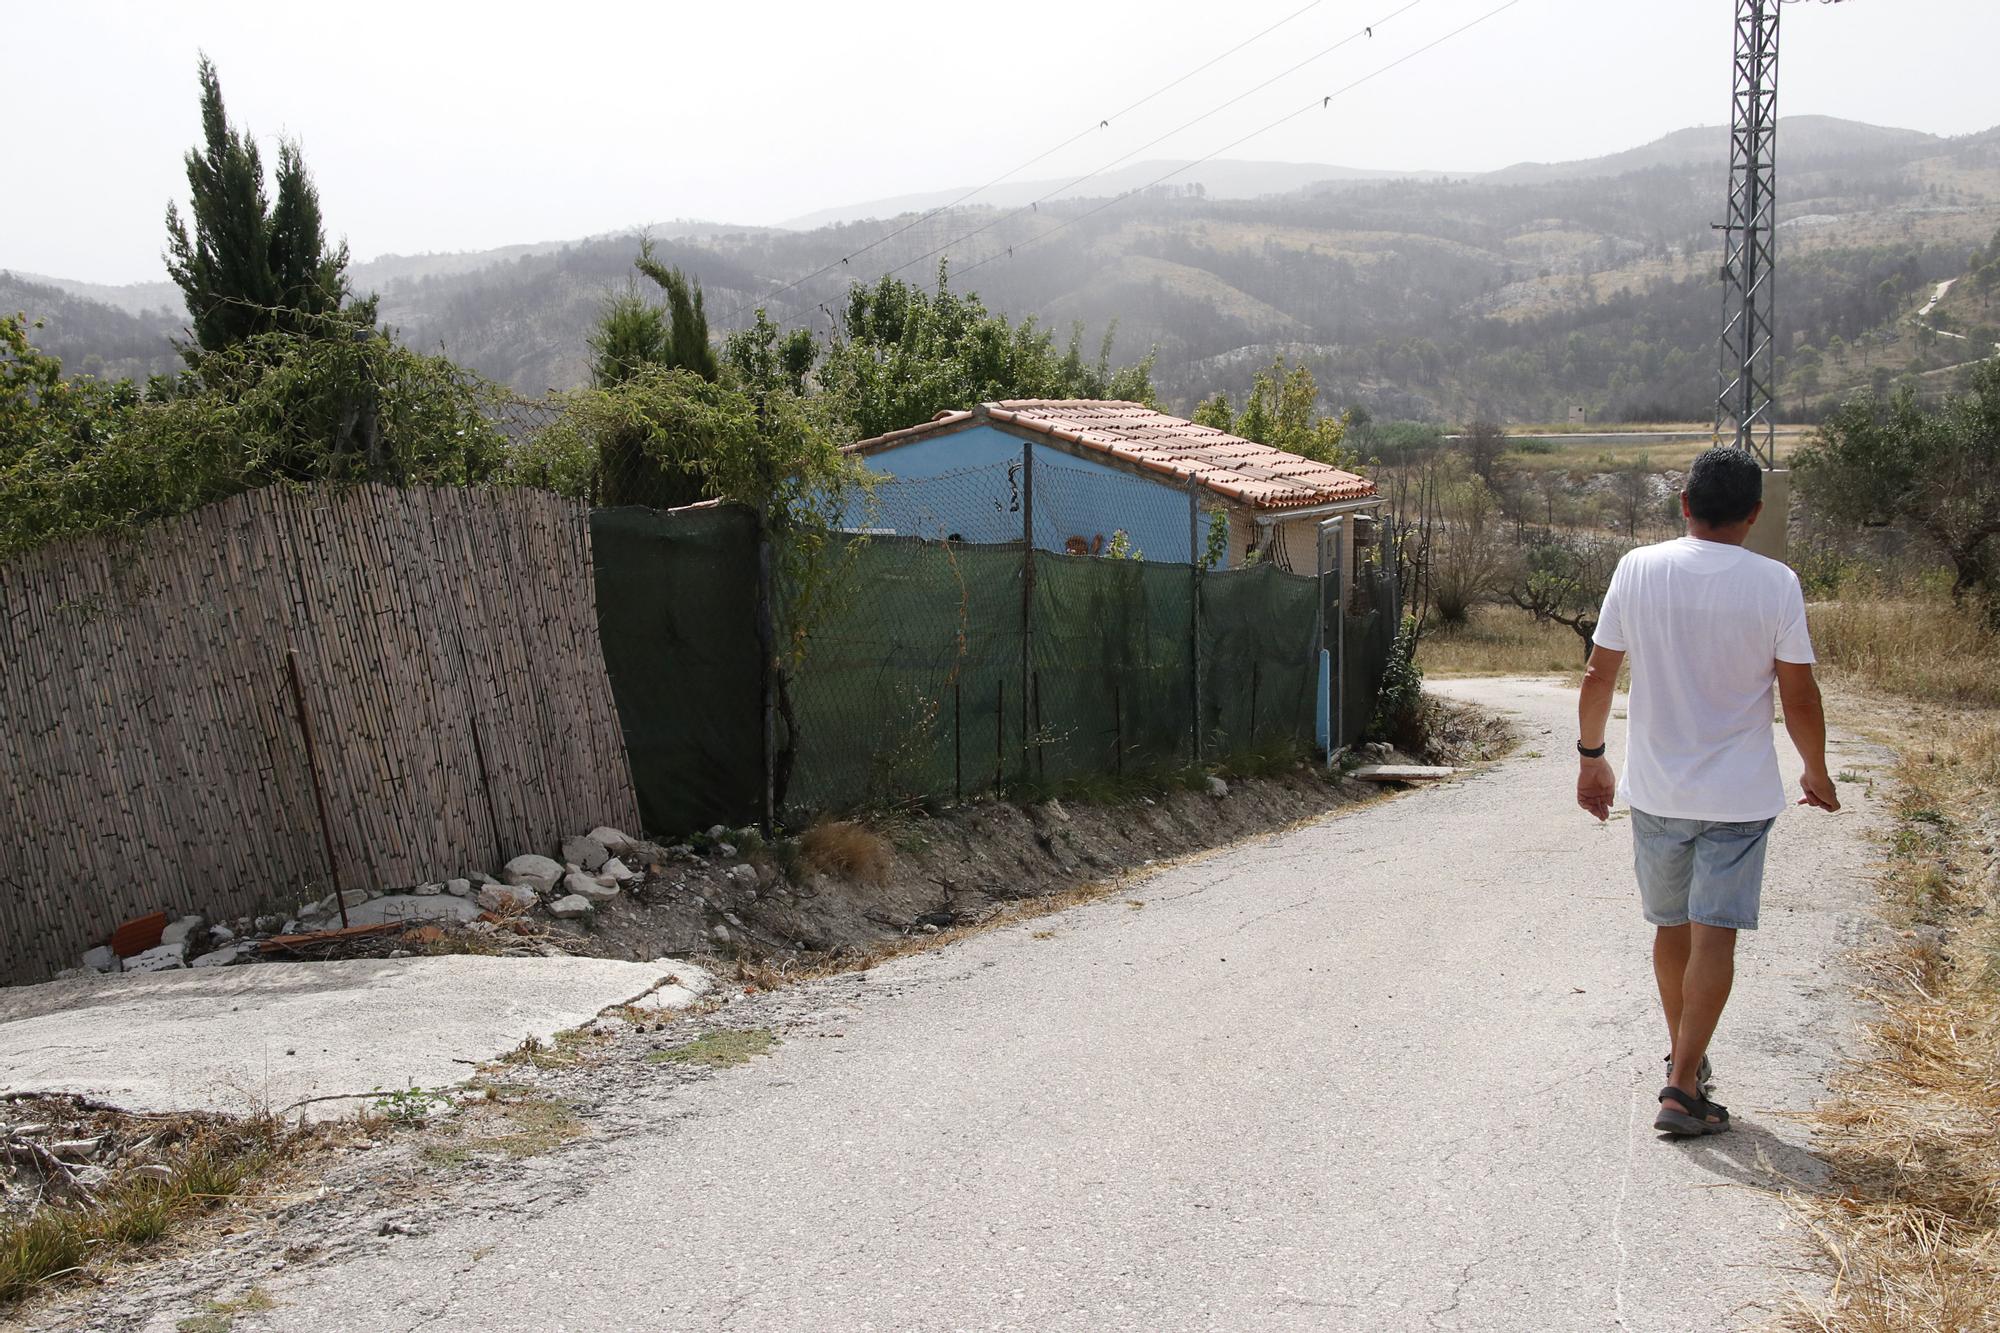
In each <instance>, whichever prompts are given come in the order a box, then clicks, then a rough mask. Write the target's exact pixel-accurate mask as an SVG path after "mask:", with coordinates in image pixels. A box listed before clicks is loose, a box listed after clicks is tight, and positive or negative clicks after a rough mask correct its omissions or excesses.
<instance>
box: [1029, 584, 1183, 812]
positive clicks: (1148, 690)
mask: <svg viewBox="0 0 2000 1333" xmlns="http://www.w3.org/2000/svg"><path fill="white" fill-rule="evenodd" d="M1193 599H1194V592H1193V570H1192V569H1191V568H1190V567H1189V566H1187V565H1180V564H1162V563H1156V562H1153V561H1145V560H1113V559H1103V558H1099V557H1094V556H1060V555H1038V556H1036V558H1035V619H1034V649H1033V662H1032V671H1031V674H1030V679H1029V710H1030V724H1031V731H1032V735H1033V737H1034V742H1035V743H1034V745H1033V747H1032V749H1031V751H1030V754H1031V758H1032V762H1033V767H1032V770H1031V774H1030V775H1031V776H1032V777H1033V778H1034V779H1036V780H1037V781H1043V780H1046V781H1060V780H1063V779H1065V778H1072V777H1076V776H1079V775H1082V774H1087V773H1111V774H1116V773H1121V772H1136V771H1139V770H1143V769H1148V768H1160V767H1165V766H1173V765H1184V764H1187V763H1189V762H1191V761H1192V759H1193V750H1194V744H1193V727H1194V710H1193V702H1192V701H1193V689H1194V675H1193V664H1192V661H1191V655H1192V653H1193V647H1194V644H1193V619H1192V616H1193V606H1194V600H1193Z"/></svg>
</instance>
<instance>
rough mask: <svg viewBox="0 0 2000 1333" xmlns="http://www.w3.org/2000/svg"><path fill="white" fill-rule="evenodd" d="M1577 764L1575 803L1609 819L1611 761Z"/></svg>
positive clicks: (1613, 779) (1613, 786)
mask: <svg viewBox="0 0 2000 1333" xmlns="http://www.w3.org/2000/svg"><path fill="white" fill-rule="evenodd" d="M1578 763H1579V765H1580V766H1579V767H1578V769H1577V773H1576V803H1577V804H1578V805H1580V806H1582V807H1583V808H1584V810H1585V811H1587V812H1588V813H1590V814H1593V815H1595V816H1597V818H1598V819H1599V821H1603V820H1606V819H1609V818H1611V803H1612V802H1613V801H1616V800H1617V799H1618V774H1616V773H1615V772H1613V771H1612V768H1611V761H1610V760H1609V759H1582V760H1579V761H1578ZM1830 785H1831V784H1829V786H1830Z"/></svg>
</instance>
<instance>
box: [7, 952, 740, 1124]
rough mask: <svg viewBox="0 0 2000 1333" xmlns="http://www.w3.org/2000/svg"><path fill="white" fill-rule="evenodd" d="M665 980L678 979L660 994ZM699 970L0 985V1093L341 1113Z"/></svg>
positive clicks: (342, 966)
mask: <svg viewBox="0 0 2000 1333" xmlns="http://www.w3.org/2000/svg"><path fill="white" fill-rule="evenodd" d="M669 976H671V977H673V978H674V979H675V984H673V985H665V984H664V983H665V981H666V979H667V978H668V977H669ZM708 986H709V978H708V975H707V974H706V973H704V972H702V971H701V969H699V968H696V967H694V966H692V965H690V964H686V963H677V962H674V961H673V960H672V959H663V960H661V961H659V962H656V963H621V962H614V961H612V960H609V959H604V958H478V957H447V958H379V959H351V960H345V961H341V962H331V963H257V964H253V965H247V966H237V967H217V968H188V969H183V970H180V971H174V972H138V973H123V974H119V975H114V976H104V977H87V978H83V979H80V980H72V981H50V982H44V983H43V984H41V985H38V986H15V987H11V988H8V989H5V990H0V1092H77V1093H84V1094H86V1095H89V1096H92V1097H96V1098H99V1099H101V1100H104V1101H109V1102H111V1103H113V1104H114V1105H117V1106H121V1107H124V1108H126V1109H128V1110H133V1111H221V1112H224V1113H225V1114H230V1115H247V1114H249V1113H251V1112H254V1111H279V1110H283V1109H284V1108H286V1107H288V1106H292V1105H294V1104H295V1103H299V1102H302V1101H307V1099H315V1098H329V1099H332V1100H328V1101H323V1102H322V1101H312V1102H310V1104H309V1105H307V1106H306V1107H303V1108H301V1110H302V1113H303V1114H305V1115H306V1116H308V1117H309V1118H310V1117H312V1116H314V1115H322V1116H342V1115H349V1114H352V1113H353V1112H354V1110H355V1109H356V1107H357V1106H359V1105H360V1101H359V1100H358V1099H357V1098H356V1097H355V1096H354V1094H367V1093H369V1092H373V1091H396V1090H400V1089H403V1088H411V1087H419V1088H435V1087H442V1086H445V1085H448V1084H453V1083H457V1082H459V1081H460V1080H461V1079H463V1078H465V1077H466V1075H467V1074H468V1073H470V1072H471V1071H470V1069H469V1068H468V1066H469V1065H470V1064H472V1063H473V1062H474V1061H478V1060H489V1059H491V1058H493V1057H494V1056H496V1055H500V1054H503V1053H505V1052H506V1051H509V1050H512V1049H513V1048H514V1047H515V1046H516V1045H518V1044H519V1043H520V1042H521V1040H522V1039H523V1038H525V1037H535V1038H537V1039H539V1040H542V1041H547V1040H548V1039H549V1038H550V1037H552V1036H554V1035H555V1034H556V1033H557V1032H559V1031H561V1030H562V1029H564V1028H570V1027H575V1026H577V1025H578V1024H580V1023H585V1022H588V1021H589V1020H590V1019H592V1018H595V1017H596V1016H597V1014H598V1012H599V1011H600V1010H602V1009H603V1008H605V1007H606V1006H607V1005H613V1004H620V1003H623V1002H624V1001H626V1000H630V999H633V998H634V997H636V996H639V995H641V994H645V993H647V992H649V991H650V992H652V993H653V995H652V996H651V997H649V999H652V1000H654V1002H657V999H655V997H663V998H664V999H665V1000H667V1001H668V1002H678V1003H683V1004H684V1003H687V1002H689V1001H690V1000H692V999H693V998H694V996H695V995H696V994H698V993H700V992H702V991H706V990H707V989H708Z"/></svg>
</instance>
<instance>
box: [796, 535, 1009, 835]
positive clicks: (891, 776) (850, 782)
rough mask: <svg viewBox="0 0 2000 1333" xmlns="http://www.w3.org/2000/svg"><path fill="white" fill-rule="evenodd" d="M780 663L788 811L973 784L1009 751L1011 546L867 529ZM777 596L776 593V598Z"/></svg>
mask: <svg viewBox="0 0 2000 1333" xmlns="http://www.w3.org/2000/svg"><path fill="white" fill-rule="evenodd" d="M844 560H845V562H846V569H847V571H848V573H847V575H846V577H845V578H844V579H843V584H844V585H845V586H844V587H843V589H842V590H841V591H840V592H839V593H838V594H836V598H835V603H834V606H833V608H832V610H831V611H830V612H829V613H828V614H827V615H826V616H824V618H823V619H822V620H821V622H820V623H819V624H817V625H816V626H814V627H812V629H811V632H810V635H809V637H808V639H807V642H806V645H805V651H804V656H803V658H802V659H801V660H800V661H799V662H797V663H796V665H792V666H788V669H787V673H786V674H787V683H786V695H787V705H788V706H787V709H786V719H785V722H786V724H785V725H784V726H782V727H781V728H780V731H779V736H778V741H779V744H780V746H790V747H792V749H793V755H792V757H791V764H790V772H791V777H790V781H789V783H787V784H786V790H785V791H784V792H783V793H782V794H781V803H782V804H783V805H784V806H785V807H786V808H788V809H799V810H821V809H827V808H837V807H841V806H851V805H856V804H861V803H864V802H869V801H896V800H903V799H907V798H910V797H914V796H953V795H957V794H962V793H965V792H973V791H981V790H984V789H986V788H989V787H991V786H993V785H994V783H995V782H996V781H997V780H1001V779H1004V778H1006V777H1011V776H1012V775H1013V774H1014V773H1015V772H1017V771H1018V770H1019V767H1020V754H1021V748H1022V746H1021V719H1022V710H1021V619H1022V618H1021V568H1022V563H1021V547H1020V546H1019V545H1018V544H1014V545H989V546H969V545H965V544H962V543H947V542H930V541H924V540H921V539H918V538H913V537H879V536H878V537H873V538H870V539H868V540H866V541H864V542H860V543H858V544H856V545H854V546H853V547H852V548H850V549H849V550H848V551H847V552H846V553H845V555H844ZM789 601H790V599H789V598H786V597H781V598H780V604H781V606H783V605H785V604H788V603H789Z"/></svg>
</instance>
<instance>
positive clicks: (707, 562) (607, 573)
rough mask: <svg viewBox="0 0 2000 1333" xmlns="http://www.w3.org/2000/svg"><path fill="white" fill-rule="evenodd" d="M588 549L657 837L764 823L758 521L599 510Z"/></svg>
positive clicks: (726, 513) (646, 817)
mask: <svg viewBox="0 0 2000 1333" xmlns="http://www.w3.org/2000/svg"><path fill="white" fill-rule="evenodd" d="M590 541H591V558H592V563H593V566H594V572H595V575H596V583H597V621H598V628H599V633H600V635H601V636H602V638H603V641H604V665H605V669H606V670H607V671H608V672H609V673H610V676H611V687H612V691H613V693H614V694H615V695H616V696H617V700H618V720H619V722H620V724H621V725H622V727H623V728H624V732H625V750H626V754H627V756H628V758H629V759H630V761H631V765H632V781H633V784H634V786H635V787H637V789H638V794H639V817H640V819H641V820H642V821H643V822H644V824H645V826H646V831H647V832H648V833H651V834H656V835H662V836H669V837H671V836H674V835H678V834H681V833H685V832H687V831H688V830H690V829H696V828H707V827H708V826H710V825H712V824H729V825H732V826H735V825H740V824H746V823H751V822H753V821H755V820H757V819H759V818H761V817H762V811H763V804H764V745H763V703H762V685H761V682H760V672H759V669H758V662H759V653H758V646H757V620H756V605H757V520H756V516H755V515H754V514H752V513H751V512H750V511H748V510H745V509H736V508H725V509H698V510H692V511H683V512H680V513H671V514H670V513H662V512H659V511H656V510H651V509H599V510H596V511H594V512H592V514H591V516H590Z"/></svg>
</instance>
